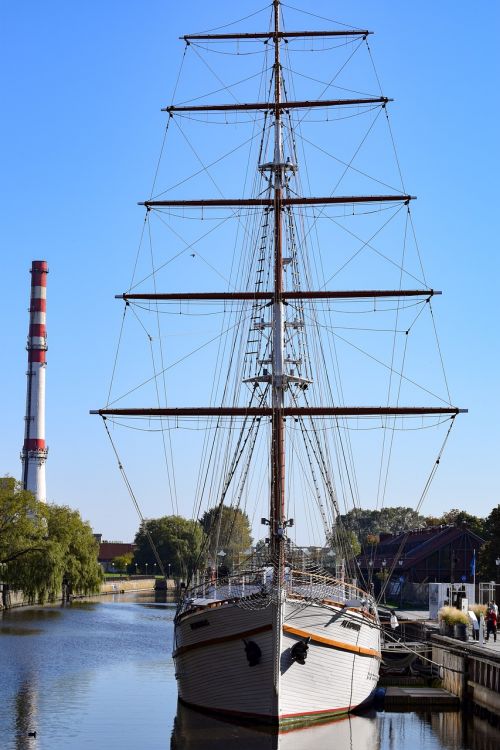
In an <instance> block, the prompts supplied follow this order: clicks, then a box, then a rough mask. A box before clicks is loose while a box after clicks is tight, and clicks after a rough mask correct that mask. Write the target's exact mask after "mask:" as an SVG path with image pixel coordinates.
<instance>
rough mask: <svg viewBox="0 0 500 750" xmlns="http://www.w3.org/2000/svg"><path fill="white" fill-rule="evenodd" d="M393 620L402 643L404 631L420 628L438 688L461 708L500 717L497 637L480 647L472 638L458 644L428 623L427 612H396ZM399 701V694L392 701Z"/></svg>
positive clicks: (498, 640) (415, 703) (499, 645)
mask: <svg viewBox="0 0 500 750" xmlns="http://www.w3.org/2000/svg"><path fill="white" fill-rule="evenodd" d="M397 617H398V619H399V621H400V624H401V629H400V631H399V630H398V631H396V632H397V633H398V636H400V635H401V636H403V637H402V638H401V640H402V641H403V642H404V637H405V633H406V630H407V629H411V628H412V627H413V628H415V627H420V629H421V633H422V636H423V638H422V640H425V641H426V642H427V643H428V644H429V650H430V651H431V659H432V662H433V663H434V664H435V665H437V667H438V669H439V677H440V680H441V686H442V688H443V689H444V690H445V691H447V692H448V693H449V694H451V695H452V696H454V697H455V698H456V699H457V700H458V701H459V704H460V706H461V707H462V708H463V709H473V708H479V709H481V710H484V711H486V712H489V713H490V714H492V715H493V716H495V717H500V635H499V637H498V638H497V640H496V642H495V641H494V640H493V637H490V638H489V640H488V641H486V640H485V642H484V643H483V644H479V643H478V641H474V640H472V638H469V639H468V640H467V641H461V640H458V639H456V638H450V637H448V636H444V635H442V634H440V633H439V632H438V629H437V625H436V623H435V622H433V621H431V620H429V613H428V612H418V611H405V612H398V613H397ZM398 636H396V637H398ZM410 689H411V690H413V691H416V688H406V687H404V688H403V687H402V688H398V690H410ZM388 690H394V688H388ZM403 699H404V698H403V695H402V694H399V695H397V696H395V697H394V698H393V700H396V701H398V700H400V701H403ZM386 700H387V695H386ZM408 700H410V696H409V695H408ZM418 700H419V699H418V697H417V693H416V692H415V701H414V704H413V705H418V703H417V701H418Z"/></svg>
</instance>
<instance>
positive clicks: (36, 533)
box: [0, 477, 46, 579]
mask: <svg viewBox="0 0 500 750" xmlns="http://www.w3.org/2000/svg"><path fill="white" fill-rule="evenodd" d="M38 510H39V506H38V504H37V502H36V500H35V498H34V496H33V495H32V494H31V492H26V490H24V489H23V487H22V484H21V483H20V482H16V480H15V479H14V478H13V477H3V478H2V479H1V480H0V563H3V565H4V566H7V565H9V566H10V567H11V568H12V567H13V566H14V565H15V563H16V561H17V560H18V559H19V558H21V557H24V556H26V555H28V554H30V553H32V552H34V551H35V550H37V549H40V550H41V549H43V543H44V537H45V532H46V526H45V522H44V519H43V516H42V515H41V514H40V513H39V512H38ZM3 577H4V579H5V578H6V573H4V574H3Z"/></svg>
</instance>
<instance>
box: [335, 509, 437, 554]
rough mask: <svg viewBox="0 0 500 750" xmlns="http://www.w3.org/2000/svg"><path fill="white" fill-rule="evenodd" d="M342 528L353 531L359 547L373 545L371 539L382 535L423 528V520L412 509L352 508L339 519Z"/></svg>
mask: <svg viewBox="0 0 500 750" xmlns="http://www.w3.org/2000/svg"><path fill="white" fill-rule="evenodd" d="M340 522H341V524H342V526H344V528H346V529H348V530H349V531H353V532H354V533H355V534H356V536H357V537H358V539H359V541H360V543H361V545H362V546H363V547H364V546H365V545H366V544H373V538H374V537H377V536H379V535H380V534H382V533H385V534H398V533H399V532H403V531H408V529H415V528H418V527H419V526H423V525H424V523H425V519H424V517H423V516H421V515H420V514H419V513H417V512H416V511H415V510H413V508H407V507H403V506H396V507H387V508H382V509H381V510H367V509H363V508H353V509H352V510H350V511H349V512H348V513H346V514H345V515H343V516H341V517H340Z"/></svg>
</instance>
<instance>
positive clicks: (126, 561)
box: [112, 552, 134, 573]
mask: <svg viewBox="0 0 500 750" xmlns="http://www.w3.org/2000/svg"><path fill="white" fill-rule="evenodd" d="M133 559H134V555H133V554H132V552H129V553H128V554H126V555H118V556H117V557H114V558H113V560H112V562H113V566H114V568H115V570H119V571H121V572H123V573H125V572H126V571H127V568H129V567H130V566H131V564H132V560H133Z"/></svg>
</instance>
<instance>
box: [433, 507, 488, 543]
mask: <svg viewBox="0 0 500 750" xmlns="http://www.w3.org/2000/svg"><path fill="white" fill-rule="evenodd" d="M439 523H442V524H447V525H448V524H449V525H450V526H467V528H468V529H470V530H471V531H473V532H474V533H475V534H477V535H478V536H481V537H484V534H485V519H484V518H479V517H478V516H472V515H471V514H470V513H467V512H466V511H465V510H459V509H458V508H452V509H451V510H449V511H447V512H446V513H443V515H442V516H441V518H440V519H439Z"/></svg>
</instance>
